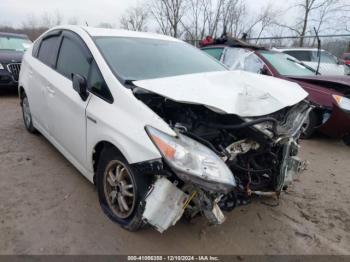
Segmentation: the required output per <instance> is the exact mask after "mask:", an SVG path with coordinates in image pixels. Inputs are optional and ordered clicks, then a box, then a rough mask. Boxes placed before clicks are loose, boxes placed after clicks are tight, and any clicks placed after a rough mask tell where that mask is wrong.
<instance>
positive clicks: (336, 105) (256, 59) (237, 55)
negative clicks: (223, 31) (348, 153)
mask: <svg viewBox="0 0 350 262" xmlns="http://www.w3.org/2000/svg"><path fill="white" fill-rule="evenodd" d="M216 41H218V43H217V42H213V43H210V44H209V45H206V46H204V47H202V50H203V51H204V52H206V53H207V54H209V55H211V56H213V57H214V58H217V59H219V60H220V61H221V62H222V63H223V64H225V65H226V66H227V67H228V68H229V69H230V70H244V71H248V72H253V73H257V74H263V75H269V76H274V77H277V78H281V79H285V80H289V81H293V82H296V83H298V84H299V85H300V86H302V87H303V88H304V89H305V91H307V92H308V93H309V96H308V100H309V101H310V102H311V103H312V104H313V105H314V106H315V107H314V109H313V110H312V111H311V112H310V115H309V117H308V119H307V121H306V122H305V124H304V126H303V137H304V138H310V137H311V136H312V135H313V134H314V132H315V131H320V132H321V133H323V134H325V135H327V136H331V137H334V138H342V139H343V141H344V142H345V144H347V145H350V79H349V77H348V76H323V75H315V73H316V72H315V71H314V70H313V69H312V68H310V67H308V66H307V65H305V64H304V63H302V62H300V61H299V60H297V59H295V58H294V57H292V56H289V55H287V54H284V53H281V52H276V51H273V50H269V49H266V48H264V47H259V46H255V45H250V44H249V43H245V42H243V41H241V40H237V39H228V40H220V39H219V40H216Z"/></svg>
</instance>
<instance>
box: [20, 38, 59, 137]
mask: <svg viewBox="0 0 350 262" xmlns="http://www.w3.org/2000/svg"><path fill="white" fill-rule="evenodd" d="M59 34H60V32H59V31H54V32H51V33H50V34H49V35H46V36H45V37H44V38H43V39H42V40H41V41H40V42H38V43H36V44H37V46H36V48H35V49H34V50H33V52H32V55H31V56H29V59H30V62H29V63H28V68H27V70H28V73H27V75H28V77H29V80H28V81H27V83H28V86H26V90H27V93H28V94H27V95H28V99H29V100H30V105H31V111H32V116H33V118H34V122H35V124H36V125H37V127H38V128H39V129H40V131H41V132H43V133H45V134H46V135H49V136H50V121H49V120H50V115H49V105H48V96H49V95H50V91H51V89H50V79H51V76H53V75H54V74H55V71H54V70H53V67H54V65H55V62H56V55H57V50H58V45H59V39H60V36H59Z"/></svg>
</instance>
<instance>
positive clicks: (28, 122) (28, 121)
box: [22, 94, 37, 134]
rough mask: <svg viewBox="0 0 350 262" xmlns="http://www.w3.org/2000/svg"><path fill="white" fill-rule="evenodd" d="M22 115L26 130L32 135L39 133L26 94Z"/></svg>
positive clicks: (23, 100)
mask: <svg viewBox="0 0 350 262" xmlns="http://www.w3.org/2000/svg"><path fill="white" fill-rule="evenodd" d="M22 115H23V122H24V126H25V127H26V129H27V130H28V131H29V132H30V133H32V134H34V133H36V132H37V131H36V129H35V127H34V125H33V118H32V114H31V112H30V107H29V101H28V97H27V95H26V94H24V95H23V98H22Z"/></svg>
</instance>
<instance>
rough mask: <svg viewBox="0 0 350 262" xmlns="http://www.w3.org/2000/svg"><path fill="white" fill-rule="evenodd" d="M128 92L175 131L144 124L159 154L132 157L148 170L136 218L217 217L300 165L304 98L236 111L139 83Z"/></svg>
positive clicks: (273, 189)
mask: <svg viewBox="0 0 350 262" xmlns="http://www.w3.org/2000/svg"><path fill="white" fill-rule="evenodd" d="M133 91H134V95H135V96H136V97H137V98H138V99H139V100H140V101H142V102H143V103H144V104H146V105H147V106H148V107H149V108H150V109H152V110H153V111H154V112H155V113H156V114H157V115H158V116H159V117H161V118H162V119H163V120H164V121H165V122H166V123H167V124H168V125H169V126H170V127H171V128H172V129H173V130H174V131H175V133H176V134H177V135H176V136H171V135H168V134H165V133H163V132H162V131H160V130H158V129H157V128H156V127H151V126H146V127H145V129H146V132H147V133H148V135H149V137H150V139H151V140H152V142H153V143H154V145H155V146H156V147H157V149H158V150H159V152H160V153H161V156H162V158H161V159H159V160H154V161H151V162H149V166H148V163H147V162H146V163H142V165H141V164H135V165H134V167H135V168H137V169H138V172H140V173H143V174H146V173H147V174H149V175H153V177H154V182H153V184H152V186H151V188H150V189H149V192H148V194H147V195H146V197H145V199H144V201H143V219H144V221H145V222H147V223H148V224H150V225H153V226H154V227H155V228H156V229H157V230H158V231H160V232H163V231H165V230H166V229H167V228H169V227H170V226H171V225H174V224H175V223H176V222H177V221H178V220H179V219H180V218H181V217H182V216H185V217H186V218H188V219H192V218H194V217H195V216H197V215H203V216H205V217H206V218H207V219H208V221H209V222H210V223H211V224H221V223H223V222H224V220H225V217H224V215H223V211H231V210H233V209H234V208H235V207H236V206H237V205H238V204H240V203H244V202H247V201H249V199H250V198H251V197H252V196H253V195H260V196H276V197H278V196H279V195H280V193H281V192H282V191H283V190H285V189H286V188H287V186H288V185H289V184H290V183H291V182H292V181H293V180H294V178H295V177H296V176H298V175H299V174H300V173H301V171H302V170H303V169H304V168H305V162H303V161H301V160H300V159H299V158H298V150H299V145H298V140H299V136H300V133H301V130H302V125H303V123H304V122H305V119H306V118H307V117H308V114H309V112H310V111H311V110H312V107H311V106H310V105H309V103H308V102H306V101H305V100H303V99H300V100H299V102H297V103H294V104H293V105H291V106H285V107H283V108H281V109H279V110H276V111H275V112H273V113H270V114H267V115H262V116H259V117H253V116H248V117H242V116H239V115H237V114H232V113H231V114H230V113H224V112H222V111H220V110H217V109H218V108H215V109H213V108H212V107H210V106H208V105H203V104H198V103H193V104H191V103H184V102H179V101H174V100H172V99H169V98H166V97H165V96H163V95H160V94H157V93H154V92H150V91H147V90H144V89H140V88H134V90H133Z"/></svg>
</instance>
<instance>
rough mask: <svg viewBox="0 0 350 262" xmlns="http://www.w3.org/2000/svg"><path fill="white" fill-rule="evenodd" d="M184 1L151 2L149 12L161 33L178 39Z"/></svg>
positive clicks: (184, 7)
mask: <svg viewBox="0 0 350 262" xmlns="http://www.w3.org/2000/svg"><path fill="white" fill-rule="evenodd" d="M185 9H186V0H152V1H151V3H150V12H151V14H152V15H153V17H154V18H155V20H156V22H157V24H158V26H159V28H160V30H161V32H162V33H163V34H168V35H171V36H173V37H180V36H181V34H182V32H181V28H180V27H181V20H182V18H183V16H184V14H185Z"/></svg>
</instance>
